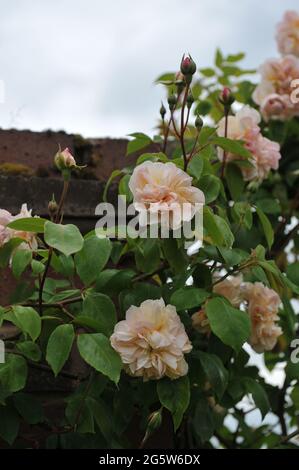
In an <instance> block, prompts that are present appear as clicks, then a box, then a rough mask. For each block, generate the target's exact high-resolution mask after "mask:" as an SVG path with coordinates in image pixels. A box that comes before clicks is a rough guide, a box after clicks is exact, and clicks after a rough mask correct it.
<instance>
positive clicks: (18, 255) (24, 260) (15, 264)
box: [12, 249, 32, 277]
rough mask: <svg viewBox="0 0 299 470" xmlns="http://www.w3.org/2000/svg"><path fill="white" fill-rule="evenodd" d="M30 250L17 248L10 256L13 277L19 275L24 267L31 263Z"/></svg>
mask: <svg viewBox="0 0 299 470" xmlns="http://www.w3.org/2000/svg"><path fill="white" fill-rule="evenodd" d="M31 260H32V252H31V250H25V249H24V250H17V251H16V252H15V253H14V254H13V257H12V273H13V275H14V276H15V277H20V276H21V274H22V273H23V272H24V271H25V269H26V267H27V266H28V265H29V264H30V263H31Z"/></svg>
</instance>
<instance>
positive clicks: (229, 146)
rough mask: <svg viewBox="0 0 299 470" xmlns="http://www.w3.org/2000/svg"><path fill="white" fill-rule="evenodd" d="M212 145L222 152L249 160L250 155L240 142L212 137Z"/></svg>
mask: <svg viewBox="0 0 299 470" xmlns="http://www.w3.org/2000/svg"><path fill="white" fill-rule="evenodd" d="M212 143H213V144H214V145H218V147H221V148H222V149H223V150H225V151H226V152H229V153H233V154H234V155H238V156H239V157H243V158H250V157H251V153H250V152H249V150H247V148H245V147H244V145H243V142H242V141H241V140H233V139H227V138H226V137H213V140H212Z"/></svg>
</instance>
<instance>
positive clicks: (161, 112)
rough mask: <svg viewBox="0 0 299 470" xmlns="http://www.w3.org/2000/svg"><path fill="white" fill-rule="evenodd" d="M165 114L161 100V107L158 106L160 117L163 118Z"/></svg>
mask: <svg viewBox="0 0 299 470" xmlns="http://www.w3.org/2000/svg"><path fill="white" fill-rule="evenodd" d="M165 114H166V108H165V106H164V104H163V102H162V104H161V108H160V115H161V118H162V119H164V117H165Z"/></svg>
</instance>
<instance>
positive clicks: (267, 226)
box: [256, 206, 274, 248]
mask: <svg viewBox="0 0 299 470" xmlns="http://www.w3.org/2000/svg"><path fill="white" fill-rule="evenodd" d="M256 213H257V215H258V217H259V219H260V222H261V225H262V227H263V231H264V234H265V237H266V240H267V244H268V247H269V248H271V246H272V245H273V241H274V232H273V228H272V225H271V223H270V221H269V219H268V217H267V216H266V215H265V214H264V213H263V211H262V210H261V209H260V208H259V207H257V206H256Z"/></svg>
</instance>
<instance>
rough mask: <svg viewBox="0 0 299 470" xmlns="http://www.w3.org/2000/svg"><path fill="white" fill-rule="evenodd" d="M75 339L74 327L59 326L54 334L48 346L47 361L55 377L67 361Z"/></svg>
mask: <svg viewBox="0 0 299 470" xmlns="http://www.w3.org/2000/svg"><path fill="white" fill-rule="evenodd" d="M74 338H75V332H74V327H73V325H59V326H57V328H55V330H54V331H53V332H52V334H51V336H50V338H49V341H48V346H47V354H46V360H47V362H48V364H49V365H50V366H51V368H52V370H53V372H54V375H55V377H56V376H57V375H58V374H59V372H60V371H61V369H62V367H63V366H64V364H65V362H66V361H67V359H68V357H69V355H70V352H71V349H72V344H73V341H74Z"/></svg>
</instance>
